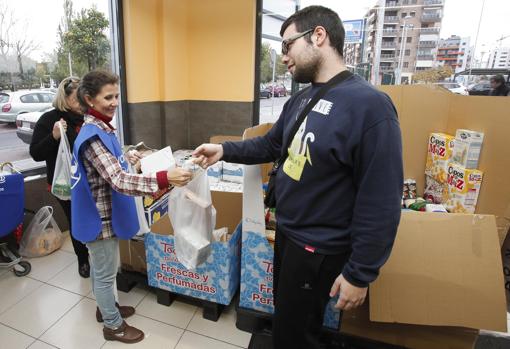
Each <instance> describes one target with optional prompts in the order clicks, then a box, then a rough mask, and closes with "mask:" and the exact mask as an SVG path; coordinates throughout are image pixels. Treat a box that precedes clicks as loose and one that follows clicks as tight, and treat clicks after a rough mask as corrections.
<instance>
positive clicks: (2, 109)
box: [0, 90, 55, 124]
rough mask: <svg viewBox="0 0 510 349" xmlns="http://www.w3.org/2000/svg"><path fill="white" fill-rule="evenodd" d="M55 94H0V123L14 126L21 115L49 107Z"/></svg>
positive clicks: (39, 92) (29, 92)
mask: <svg viewBox="0 0 510 349" xmlns="http://www.w3.org/2000/svg"><path fill="white" fill-rule="evenodd" d="M53 98H55V93H53V92H52V91H51V90H19V91H15V92H9V91H7V92H1V93H0V121H1V122H6V123H11V124H14V123H15V122H16V117H17V116H18V115H20V114H23V113H29V112H33V111H38V110H41V109H42V108H46V107H49V106H51V103H52V102H53Z"/></svg>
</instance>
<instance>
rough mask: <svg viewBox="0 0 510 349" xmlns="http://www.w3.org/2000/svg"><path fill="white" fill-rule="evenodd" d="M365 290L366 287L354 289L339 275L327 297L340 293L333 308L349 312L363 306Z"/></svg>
mask: <svg viewBox="0 0 510 349" xmlns="http://www.w3.org/2000/svg"><path fill="white" fill-rule="evenodd" d="M367 289H368V287H356V286H354V285H352V284H350V283H349V282H348V281H347V280H345V279H344V277H343V275H342V274H340V275H338V277H337V278H336V280H335V282H334V283H333V286H332V287H331V291H329V296H330V297H334V296H336V294H337V293H340V297H338V302H337V303H336V305H335V308H337V309H340V310H351V309H354V308H356V307H359V306H360V305H362V304H363V302H364V301H365V297H366V296H367Z"/></svg>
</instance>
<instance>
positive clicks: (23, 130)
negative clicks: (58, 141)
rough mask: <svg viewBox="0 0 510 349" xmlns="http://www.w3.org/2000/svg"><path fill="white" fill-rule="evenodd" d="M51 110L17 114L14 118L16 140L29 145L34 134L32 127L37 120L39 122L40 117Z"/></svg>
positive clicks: (45, 109)
mask: <svg viewBox="0 0 510 349" xmlns="http://www.w3.org/2000/svg"><path fill="white" fill-rule="evenodd" d="M52 109H53V107H45V108H43V109H41V110H38V111H33V112H30V113H23V114H19V115H18V116H17V117H16V135H17V136H18V138H19V139H21V140H22V141H23V142H24V143H26V144H30V142H32V135H33V134H34V127H35V124H36V122H37V120H39V118H40V117H41V115H43V114H44V113H46V112H47V111H50V110H52Z"/></svg>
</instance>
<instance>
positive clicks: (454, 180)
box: [445, 163, 483, 213]
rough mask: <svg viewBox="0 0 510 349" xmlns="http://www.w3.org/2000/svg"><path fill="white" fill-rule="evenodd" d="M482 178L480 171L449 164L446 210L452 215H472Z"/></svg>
mask: <svg viewBox="0 0 510 349" xmlns="http://www.w3.org/2000/svg"><path fill="white" fill-rule="evenodd" d="M482 178H483V172H482V171H479V170H476V169H467V168H465V167H463V166H461V165H459V164H457V163H451V164H449V166H448V179H447V186H448V200H447V201H446V202H445V207H446V209H447V210H448V211H449V212H452V213H474V212H475V208H476V203H477V201H478V194H480V187H481V185H482Z"/></svg>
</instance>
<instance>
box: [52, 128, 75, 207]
mask: <svg viewBox="0 0 510 349" xmlns="http://www.w3.org/2000/svg"><path fill="white" fill-rule="evenodd" d="M58 125H59V127H60V144H59V146H58V152H57V162H56V163H55V173H54V174H53V182H52V183H51V193H52V194H53V195H55V196H56V197H57V198H59V199H60V200H71V150H70V149H69V148H70V147H69V140H68V139H67V135H66V132H65V130H64V128H63V127H62V124H61V123H60V122H59V123H58Z"/></svg>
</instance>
